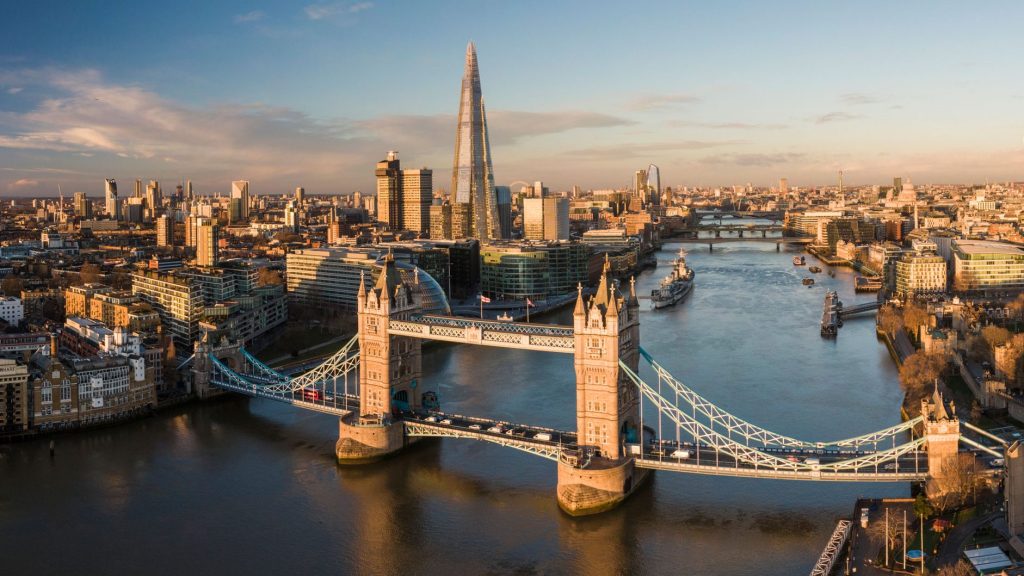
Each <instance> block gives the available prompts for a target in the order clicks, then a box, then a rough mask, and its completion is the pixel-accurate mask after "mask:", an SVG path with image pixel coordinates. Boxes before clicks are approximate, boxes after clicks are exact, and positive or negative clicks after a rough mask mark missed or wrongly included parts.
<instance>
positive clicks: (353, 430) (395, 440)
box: [335, 255, 422, 463]
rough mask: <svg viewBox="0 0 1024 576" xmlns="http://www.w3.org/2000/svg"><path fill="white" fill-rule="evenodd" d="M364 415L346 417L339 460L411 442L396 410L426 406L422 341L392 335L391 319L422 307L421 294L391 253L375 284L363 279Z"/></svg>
mask: <svg viewBox="0 0 1024 576" xmlns="http://www.w3.org/2000/svg"><path fill="white" fill-rule="evenodd" d="M356 300H357V305H356V306H357V312H358V328H359V414H358V415H355V414H351V415H348V416H345V417H343V418H341V420H340V422H339V434H338V443H337V445H336V446H335V453H336V455H337V457H338V461H339V462H343V463H360V462H366V461H370V460H375V459H377V458H379V457H381V456H384V455H385V454H388V453H390V452H394V451H395V450H398V449H401V448H402V447H403V446H404V445H405V436H404V428H403V425H402V424H401V423H400V422H398V423H395V422H393V421H392V419H391V416H392V413H393V412H395V411H400V410H415V409H418V408H419V407H420V405H421V400H422V398H421V396H420V394H419V393H418V392H417V384H418V382H419V379H420V377H421V375H422V365H421V356H420V341H419V340H418V339H415V338H409V337H405V336H392V335H389V334H388V323H389V322H390V320H391V318H396V319H403V318H406V317H408V316H409V315H410V314H412V313H414V312H417V311H418V310H419V309H420V302H419V294H418V292H417V291H416V290H415V287H412V286H407V285H406V284H405V283H404V282H403V281H402V278H401V275H400V274H399V272H398V268H397V267H396V266H395V262H394V259H393V258H392V257H391V256H390V255H389V256H387V257H386V258H385V260H384V264H383V268H382V270H381V272H380V276H379V277H378V278H377V282H376V284H375V285H374V287H373V288H371V289H369V290H367V289H366V284H365V283H364V282H363V278H362V277H360V280H359V292H358V295H357V298H356Z"/></svg>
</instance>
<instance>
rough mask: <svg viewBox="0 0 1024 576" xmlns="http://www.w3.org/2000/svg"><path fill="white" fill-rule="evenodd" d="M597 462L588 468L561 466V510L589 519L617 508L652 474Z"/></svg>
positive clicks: (626, 465)
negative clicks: (591, 516)
mask: <svg viewBox="0 0 1024 576" xmlns="http://www.w3.org/2000/svg"><path fill="white" fill-rule="evenodd" d="M602 460H603V459H595V460H594V461H592V462H591V463H590V464H589V465H588V466H587V467H586V468H577V467H575V466H573V465H571V464H569V463H566V462H562V461H559V462H558V506H559V507H560V508H561V509H562V510H563V511H564V512H565V513H566V514H569V515H570V516H589V515H591V514H600V513H601V512H607V511H608V510H611V509H612V508H615V507H616V506H618V505H619V504H620V503H622V501H623V500H625V499H626V497H628V496H629V495H630V494H632V493H633V492H634V491H635V490H636V489H637V488H638V487H639V486H640V485H641V484H642V483H643V482H644V480H646V479H647V476H648V473H649V471H648V470H646V469H644V468H636V467H635V466H633V459H632V458H630V459H628V460H625V461H623V462H620V463H616V462H614V461H602Z"/></svg>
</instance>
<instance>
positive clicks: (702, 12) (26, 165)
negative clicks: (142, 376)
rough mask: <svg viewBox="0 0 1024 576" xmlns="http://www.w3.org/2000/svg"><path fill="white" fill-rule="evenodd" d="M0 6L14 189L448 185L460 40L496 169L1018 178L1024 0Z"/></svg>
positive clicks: (686, 176) (714, 177) (1, 168)
mask: <svg viewBox="0 0 1024 576" xmlns="http://www.w3.org/2000/svg"><path fill="white" fill-rule="evenodd" d="M4 11H5V16H4V18H3V19H2V20H0V195H22V196H31V195H51V194H53V193H54V192H55V191H56V187H57V184H60V185H61V186H62V187H63V188H64V191H65V192H66V193H70V192H73V191H76V190H82V191H85V192H88V193H89V194H90V195H99V194H100V193H101V191H102V180H103V178H105V177H114V178H118V179H122V180H126V181H127V180H132V179H134V178H143V179H158V180H160V181H161V182H164V183H166V184H167V185H168V186H167V187H168V188H169V187H170V185H171V184H173V183H174V182H176V181H178V180H180V179H182V178H191V179H192V180H193V182H194V183H195V186H196V189H197V190H198V191H200V192H203V193H213V192H218V191H220V192H225V191H227V190H228V188H229V186H230V181H231V180H234V179H239V178H244V179H248V180H250V181H251V183H252V184H251V187H252V190H253V191H254V192H258V193H283V192H286V191H287V190H289V189H291V188H294V187H295V186H298V185H302V186H305V187H306V188H307V190H308V192H309V193H314V194H316V193H347V192H351V191H354V190H362V191H364V192H365V191H368V190H372V189H373V163H374V162H375V161H376V160H377V159H379V158H381V157H383V156H384V154H385V153H386V151H387V150H389V149H397V150H399V151H400V154H401V158H402V160H403V165H406V166H412V167H419V166H429V167H431V168H433V169H434V172H435V176H434V180H435V188H445V189H447V188H448V187H449V185H450V184H449V181H450V177H451V176H450V174H451V160H452V155H453V154H452V153H453V147H454V135H455V121H454V115H455V113H456V112H457V108H458V90H459V84H460V78H461V74H462V66H463V57H464V52H465V47H466V43H467V42H468V41H470V40H473V41H474V42H475V43H476V46H477V50H478V54H479V59H480V66H481V76H482V84H483V92H484V99H485V101H486V104H487V110H488V118H489V122H490V129H491V143H492V151H493V156H494V168H495V173H496V179H497V181H498V183H499V184H507V183H511V182H515V181H533V180H544V181H545V182H546V183H548V184H549V185H550V186H552V187H553V188H555V189H562V188H566V187H569V186H571V185H572V184H580V185H582V186H584V187H587V188H605V187H619V186H625V185H627V184H628V183H629V181H630V179H631V174H632V172H633V171H634V170H636V169H637V168H641V167H645V166H646V165H647V164H648V163H655V164H658V165H659V166H660V167H661V173H662V182H663V183H665V184H668V185H705V186H706V185H731V184H740V183H746V182H753V183H755V184H762V185H767V184H771V183H773V182H775V181H776V180H777V179H778V178H779V177H781V176H786V177H788V178H789V179H790V182H792V183H794V184H797V185H813V184H823V183H831V182H833V181H834V180H835V177H836V171H837V170H839V169H842V170H844V171H845V173H846V177H845V179H846V181H847V182H850V183H880V182H884V181H886V180H888V179H890V178H891V177H892V176H896V175H902V176H909V177H911V178H912V179H913V180H914V181H915V182H918V183H929V182H979V183H980V182H984V181H985V180H1008V179H1014V180H1022V179H1024V174H1022V172H1024V170H1022V168H1024V114H1022V113H1021V109H1022V107H1024V76H1022V75H1021V74H1020V55H1021V54H1022V53H1024V48H1022V46H1021V40H1020V31H1019V26H1020V23H1021V22H1024V4H1021V3H1019V2H986V3H983V4H980V5H974V6H970V5H967V3H957V2H845V3H839V2H749V3H746V2H700V3H696V2H695V3H683V2H649V3H645V2H629V3H626V2H541V1H514V2H496V1H487V2H470V1H429V2H428V1H405V2H396V1H365V2H359V1H342V2H331V1H325V2H255V1H246V2H216V3H211V2H199V1H180V2H159V3H157V2H145V1H137V2H128V1H124V2H98V1H92V2H90V1H81V2H70V1H69V2H46V1H43V0H37V1H33V2H17V3H9V5H7V6H5V8H4Z"/></svg>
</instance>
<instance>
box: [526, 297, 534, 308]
mask: <svg viewBox="0 0 1024 576" xmlns="http://www.w3.org/2000/svg"><path fill="white" fill-rule="evenodd" d="M533 306H535V304H534V303H533V300H530V299H529V298H527V299H526V307H527V308H532V307H533Z"/></svg>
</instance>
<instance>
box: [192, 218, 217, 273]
mask: <svg viewBox="0 0 1024 576" xmlns="http://www.w3.org/2000/svg"><path fill="white" fill-rule="evenodd" d="M219 240H220V238H219V234H218V230H217V223H216V222H214V221H213V220H211V219H209V218H200V219H199V221H198V222H196V265H197V266H216V265H217V249H218V247H217V243H218V241H219Z"/></svg>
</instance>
